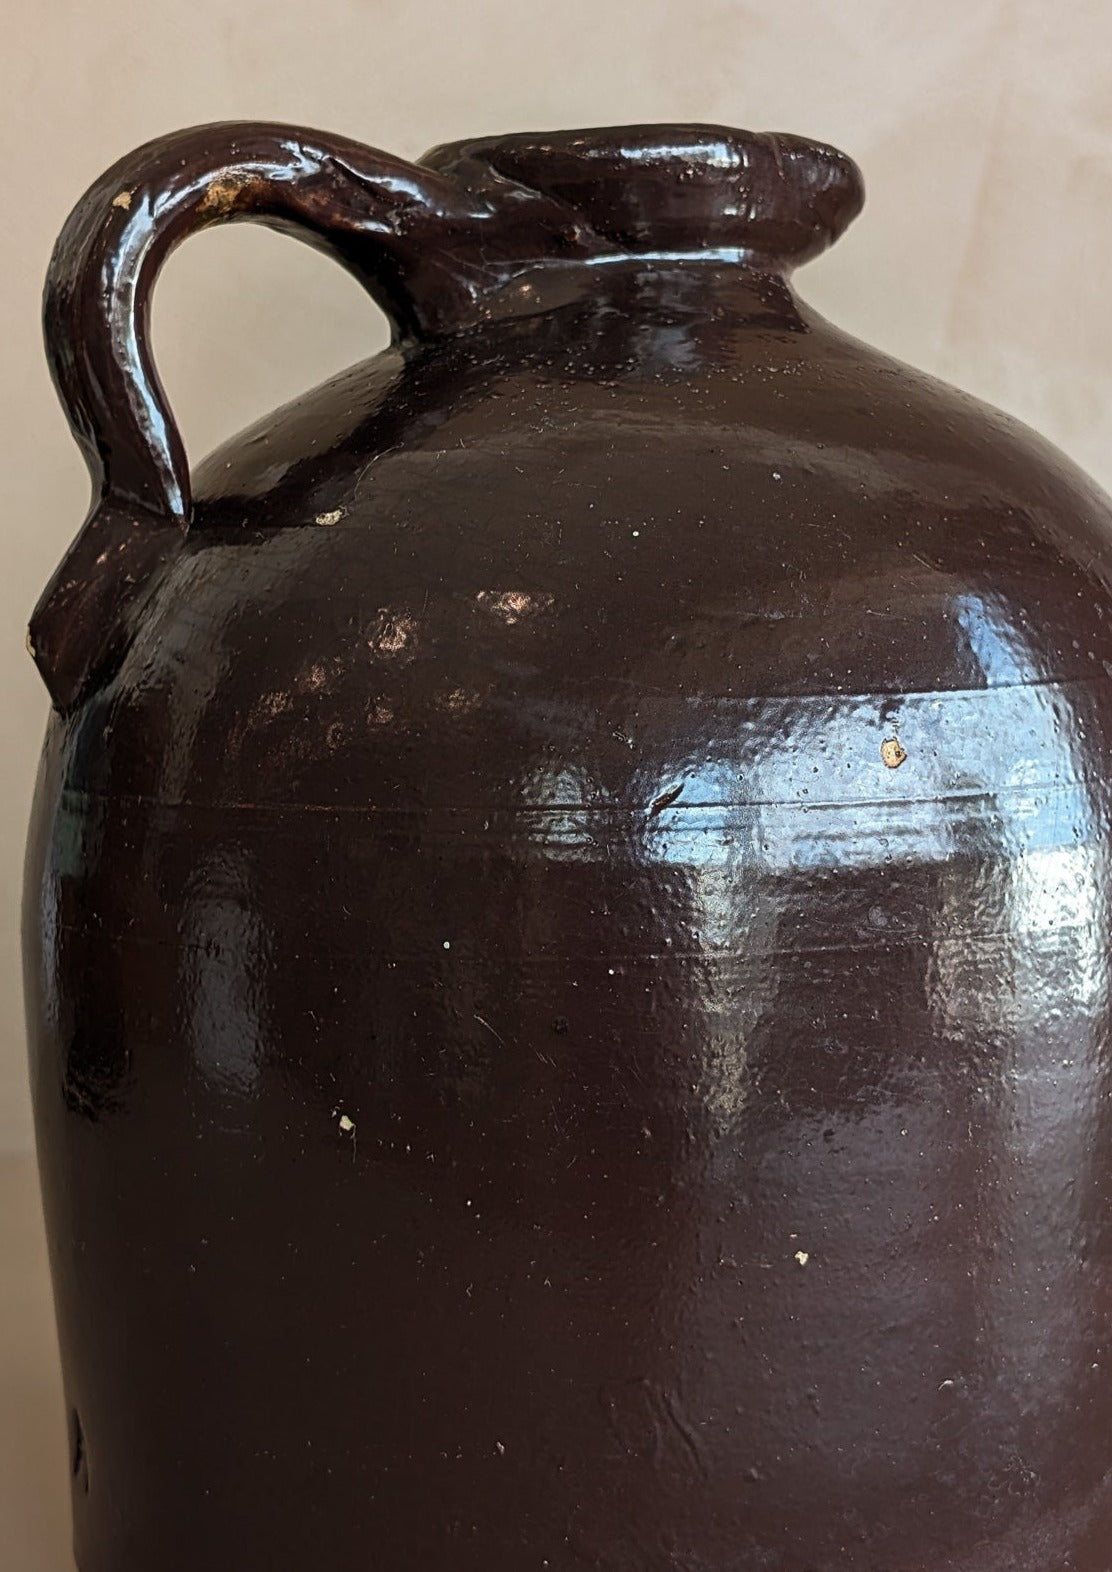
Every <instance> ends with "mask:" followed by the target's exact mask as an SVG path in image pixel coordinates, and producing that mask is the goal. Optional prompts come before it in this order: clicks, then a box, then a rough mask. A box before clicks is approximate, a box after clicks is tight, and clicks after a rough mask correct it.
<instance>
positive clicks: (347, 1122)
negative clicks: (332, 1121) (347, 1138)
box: [340, 1114, 355, 1135]
mask: <svg viewBox="0 0 1112 1572" xmlns="http://www.w3.org/2000/svg"><path fill="white" fill-rule="evenodd" d="M340 1129H341V1130H342V1131H343V1132H344V1134H345V1135H350V1134H351V1132H352V1131H353V1130H354V1129H355V1120H354V1119H349V1118H348V1116H347V1114H341V1115H340Z"/></svg>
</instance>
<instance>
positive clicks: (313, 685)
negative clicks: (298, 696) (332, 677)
mask: <svg viewBox="0 0 1112 1572" xmlns="http://www.w3.org/2000/svg"><path fill="white" fill-rule="evenodd" d="M327 681H328V672H327V670H326V668H325V667H324V666H323V665H322V664H321V663H320V661H314V662H313V663H312V665H310V666H308V667H307V668H306V669H305V670H304V671H303V672H301V673H299V675H298V680H297V686H298V687H299V688H300V689H301V691H302V692H303V693H304V692H306V691H308V692H309V693H316V692H318V691H319V690H320V689H321V688H323V687H324V685H325V683H326V682H327Z"/></svg>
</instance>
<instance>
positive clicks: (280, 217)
mask: <svg viewBox="0 0 1112 1572" xmlns="http://www.w3.org/2000/svg"><path fill="white" fill-rule="evenodd" d="M861 200H862V191H861V184H860V180H859V176H858V173H857V170H856V168H855V167H854V165H853V164H852V163H851V162H850V160H849V159H847V158H845V157H844V156H842V155H841V154H840V153H838V152H836V151H834V150H833V149H831V148H828V147H824V146H821V145H818V144H815V143H811V142H808V141H804V140H802V139H799V138H795V137H790V136H765V135H754V134H750V133H748V132H743V131H735V130H729V129H724V128H720V127H715V126H700V125H669V126H649V127H633V128H622V129H614V130H590V131H577V132H569V133H561V134H558V135H536V136H532V135H515V136H507V137H498V138H492V139H489V140H484V141H472V142H467V143H457V144H454V145H451V146H447V147H441V148H438V149H437V150H436V151H434V152H432V153H430V154H429V155H428V156H427V157H426V158H425V159H423V160H422V161H421V162H420V163H418V164H416V165H411V164H408V163H405V162H402V161H401V160H399V159H396V158H393V157H390V156H388V155H386V154H384V153H380V152H375V151H372V150H370V149H368V148H365V147H362V146H360V145H358V144H356V143H353V142H349V141H346V140H344V139H342V138H340V137H334V136H328V135H322V134H319V133H317V132H311V131H304V130H299V129H294V128H291V127H287V126H280V125H256V124H244V125H241V124H231V125H216V126H209V127H206V128H203V129H199V130H192V131H187V132H184V133H182V134H180V135H175V136H170V137H167V138H166V139H164V140H161V141H157V142H154V143H151V144H150V145H148V146H147V147H145V148H143V149H141V150H140V151H139V152H137V153H136V154H134V155H133V156H131V157H128V158H125V159H124V160H123V161H122V162H121V163H119V164H117V165H116V167H115V168H114V169H112V170H111V171H109V173H108V174H107V175H105V177H104V178H103V179H102V180H100V181H99V182H98V183H97V184H96V185H95V186H94V187H93V188H92V190H91V191H90V192H89V193H88V195H87V196H85V197H84V198H83V199H82V201H81V202H80V204H79V205H78V207H77V209H76V211H75V212H74V214H73V216H72V217H71V219H70V220H69V222H68V223H67V225H66V227H65V230H64V232H63V234H62V237H61V240H60V241H59V244H58V248H57V251H56V252H55V255H54V258H53V261H52V263H51V266H50V275H49V281H48V285H47V296H46V333H47V343H48V346H49V352H50V358H51V361H52V365H53V371H54V376H55V379H56V381H57V385H58V389H59V392H60V394H61V398H62V402H63V404H64V406H65V409H66V412H67V414H68V416H69V419H70V422H71V424H72V426H73V429H74V431H75V433H76V435H77V438H78V440H79V442H80V443H81V446H82V447H83V449H84V451H85V453H86V456H87V458H88V461H89V465H90V468H91V470H92V473H93V482H94V501H93V507H92V511H91V512H90V514H89V517H88V520H87V522H86V524H85V526H84V528H83V530H82V531H81V533H80V534H79V536H78V537H77V541H76V543H75V544H74V546H73V547H72V549H71V551H70V553H69V555H68V556H67V557H66V559H65V561H64V562H63V564H62V566H61V568H60V569H59V571H58V573H57V575H56V577H55V579H54V580H53V582H52V583H51V585H50V586H49V588H48V589H47V591H46V593H45V596H44V598H43V600H42V602H41V604H40V605H39V608H38V610H37V611H36V612H35V615H34V618H33V621H32V624H31V634H30V640H31V649H32V653H33V655H34V658H35V660H36V661H37V663H38V666H39V669H40V670H41V672H42V675H43V678H44V679H45V682H46V685H47V687H48V689H49V691H50V695H51V699H52V701H53V709H52V714H51V717H50V722H49V728H48V732H47V738H46V745H45V752H44V755H43V762H42V769H41V776H40V779H39V784H38V790H37V799H36V806H35V809H34V819H33V826H32V830H31V838H30V851H29V857H28V864H27V884H26V966H27V997H28V1010H29V1023H30V1046H31V1065H32V1076H33V1084H34V1097H35V1108H36V1117H37V1129H38V1144H39V1154H40V1161H41V1167H42V1183H43V1191H44V1196H45V1205H46V1215H47V1220H48V1226H49V1234H50V1248H51V1254H52V1263H53V1274H54V1283H55V1289H56V1296H57V1309H58V1320H59V1326H60V1338H61V1348H62V1357H63V1361H64V1371H65V1388H66V1394H67V1405H68V1410H69V1425H70V1439H71V1447H72V1457H71V1463H72V1472H73V1510H74V1518H75V1532H76V1547H77V1559H78V1564H79V1566H80V1568H81V1572H368V1569H371V1568H375V1569H382V1572H408V1569H411V1568H412V1569H414V1572H542V1569H544V1568H551V1569H553V1572H577V1569H579V1568H597V1569H600V1572H664V1569H674V1568H682V1569H685V1572H762V1569H766V1572H1063V1569H1067V1568H1072V1569H1074V1572H1109V1568H1110V1567H1112V1322H1110V1316H1112V1050H1110V1030H1112V999H1110V981H1109V943H1110V929H1112V877H1110V874H1112V870H1110V855H1112V837H1110V830H1109V781H1110V779H1112V768H1110V760H1109V752H1110V745H1112V688H1110V683H1109V678H1110V674H1112V585H1110V579H1112V512H1110V504H1109V501H1108V500H1107V499H1106V498H1105V497H1104V496H1103V495H1102V494H1101V493H1100V492H1099V491H1098V490H1097V489H1096V488H1095V487H1094V486H1093V485H1092V484H1091V483H1090V482H1089V481H1087V480H1086V479H1085V478H1084V476H1082V475H1081V474H1079V473H1078V471H1077V470H1076V469H1075V468H1074V467H1073V466H1072V465H1071V464H1070V463H1068V462H1067V461H1066V460H1065V459H1064V458H1063V457H1062V456H1061V455H1059V454H1058V453H1056V452H1055V451H1054V450H1053V449H1051V448H1050V447H1049V446H1048V445H1047V444H1046V443H1044V442H1042V441H1041V440H1039V439H1038V438H1037V437H1034V436H1033V435H1032V434H1031V433H1030V432H1029V431H1026V430H1025V429H1023V428H1022V427H1021V426H1019V425H1018V424H1017V423H1016V422H1014V421H1013V420H1010V419H1008V418H1006V417H1005V416H1003V415H1000V414H997V413H995V412H994V411H992V410H990V409H987V408H985V407H984V406H983V405H981V404H979V403H977V402H975V401H974V400H972V399H970V398H967V397H964V396H962V395H960V394H957V393H954V392H952V391H951V390H949V389H948V388H946V387H943V386H940V385H939V384H938V383H937V382H935V381H933V380H931V379H929V378H927V377H924V376H921V375H919V374H917V373H915V372H913V371H910V370H908V369H907V368H906V367H904V366H902V365H899V364H897V363H896V362H894V361H892V360H890V359H888V358H886V357H885V356H884V355H881V354H879V353H877V352H875V351H873V350H871V349H868V348H866V347H865V346H863V345H862V344H860V343H858V342H857V341H856V340H854V339H852V338H849V337H847V336H846V335H845V334H843V333H841V332H839V331H838V330H837V329H835V328H833V327H831V326H830V325H829V324H828V323H826V322H825V321H823V320H822V319H821V318H820V317H819V316H818V315H816V313H815V312H813V311H812V310H810V309H809V308H808V307H807V306H806V305H804V304H803V303H802V302H801V301H800V300H799V298H798V297H797V296H796V294H795V293H794V291H793V288H792V286H791V284H790V282H789V280H790V277H791V274H792V271H793V269H794V268H795V267H796V266H797V264H799V263H801V262H804V261H806V260H807V259H808V258H809V257H812V256H814V255H815V254H816V253H818V252H819V251H821V250H822V249H823V247H824V246H826V245H827V244H829V243H830V242H831V241H832V240H834V239H835V238H836V237H837V236H838V235H839V234H840V232H841V231H842V230H843V229H844V227H845V226H846V225H847V224H848V223H849V221H850V220H851V219H852V218H853V217H854V215H855V214H856V213H857V211H858V209H859V207H860V205H861ZM233 219H255V220H258V221H261V222H263V223H267V224H270V225H272V226H276V227H278V228H280V229H282V230H284V231H286V232H289V233H291V234H294V235H296V236H298V237H299V238H301V239H305V240H308V241H309V242H310V243H311V244H313V245H316V246H318V247H321V248H323V249H324V250H325V251H327V252H328V253H329V254H330V255H332V256H334V257H336V258H337V259H338V260H339V261H340V262H341V263H342V264H343V265H344V266H345V267H346V268H348V269H349V270H350V271H351V272H353V273H354V274H355V276H356V277H357V278H358V279H360V280H361V281H362V282H363V283H365V285H366V286H367V289H368V291H369V293H370V294H371V296H372V297H373V298H374V300H376V301H377V302H378V303H379V305H381V306H382V307H383V309H384V310H385V311H386V312H387V313H388V315H389V317H390V319H391V321H392V323H393V326H394V339H393V344H392V346H391V348H390V349H388V350H387V351H386V352H385V353H383V354H381V355H379V356H377V357H376V358H374V359H372V360H370V361H367V362H365V363H364V364H362V365H359V366H357V367H355V369H353V370H351V371H349V372H347V373H345V374H344V375H342V376H340V377H338V378H336V379H335V380H334V381H331V382H329V383H328V384H327V385H326V386H324V387H322V388H320V389H318V390H317V391H315V392H313V393H311V394H309V395H307V396H306V397H305V398H303V399H301V400H299V401H298V402H297V403H295V404H292V405H290V406H288V407H287V408H285V409H282V410H280V411H279V412H278V413H277V414H274V415H271V416H269V417H268V418H266V419H264V420H262V421H260V422H259V423H258V424H257V425H256V426H254V427H253V428H252V429H251V430H249V431H248V432H246V433H245V434H243V435H242V436H240V437H237V438H236V439H235V440H234V441H232V442H230V443H229V444H228V445H227V446H225V447H223V448H222V449H220V451H219V452H217V453H216V454H215V455H214V456H213V457H211V458H209V459H208V460H207V461H206V462H205V463H204V464H202V465H201V466H200V467H199V469H198V470H197V471H196V473H195V474H194V476H193V477H192V479H191V477H190V474H189V470H188V468H187V465H186V459H185V456H184V453H183V450H182V445H181V442H180V440H179V436H178V432H177V429H176V427H175V424H174V419H173V415H172V413H171V411H170V410H169V408H168V407H167V403H166V400H165V397H164V395H163V391H162V389H161V387H160V385H159V381H158V377H157V375H156V372H155V370H154V367H153V365H152V362H151V355H150V349H149V340H148V308H149V300H150V295H151V286H152V284H153V282H154V279H155V276H156V274H157V272H158V269H159V266H160V264H161V263H162V261H163V259H164V257H165V256H166V254H167V252H168V251H169V250H170V249H171V247H172V246H174V245H175V244H176V243H177V242H178V241H179V240H181V239H182V238H183V237H184V236H186V235H189V234H191V233H193V232H194V231H196V230H199V229H201V228H203V227H205V226H207V225H210V224H215V223H220V222H224V221H228V220H233ZM1004 330H1006V328H1005V325H1003V324H1002V331H1004Z"/></svg>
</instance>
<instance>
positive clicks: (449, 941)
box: [444, 939, 452, 950]
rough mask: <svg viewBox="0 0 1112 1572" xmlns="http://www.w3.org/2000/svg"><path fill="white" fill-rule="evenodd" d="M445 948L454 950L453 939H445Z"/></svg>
mask: <svg viewBox="0 0 1112 1572" xmlns="http://www.w3.org/2000/svg"><path fill="white" fill-rule="evenodd" d="M444 948H445V949H446V950H450V949H451V948H452V941H451V939H445V940H444Z"/></svg>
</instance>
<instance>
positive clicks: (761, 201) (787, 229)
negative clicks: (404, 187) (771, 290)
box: [421, 123, 864, 271]
mask: <svg viewBox="0 0 1112 1572" xmlns="http://www.w3.org/2000/svg"><path fill="white" fill-rule="evenodd" d="M421 163H422V164H424V165H425V166H426V167H428V168H431V169H435V170H437V171H438V172H440V173H442V174H445V175H449V176H452V177H454V178H455V179H457V180H458V181H459V182H460V184H461V185H464V186H466V187H468V188H469V189H472V190H485V191H487V192H488V193H489V192H491V190H492V181H493V182H494V184H495V185H497V183H498V182H504V183H506V190H505V192H504V195H505V197H506V198H507V200H508V199H509V198H510V197H511V196H512V192H513V189H514V188H517V189H518V191H519V192H520V191H528V192H532V193H536V194H538V195H541V196H543V197H545V198H547V199H548V200H549V202H555V203H558V204H559V205H560V206H561V207H562V208H563V209H564V210H565V212H566V214H567V216H568V219H569V221H571V222H572V223H574V224H576V225H578V226H579V229H580V231H583V230H586V231H588V232H589V233H590V234H591V235H592V236H593V237H594V238H595V239H596V240H597V242H598V243H599V247H600V249H605V250H608V251H611V252H613V251H617V252H620V253H624V254H625V255H634V256H636V255H660V256H668V255H673V256H690V255H698V254H699V253H701V252H717V253H719V254H727V253H736V254H737V255H739V256H740V257H742V258H745V257H750V258H753V259H755V260H763V261H764V262H765V263H766V264H767V265H769V266H772V267H774V268H776V269H778V270H780V271H787V270H789V269H790V268H793V267H797V266H799V265H800V263H802V262H806V261H808V260H809V259H810V258H811V257H813V256H817V255H818V254H819V252H821V251H823V250H825V249H826V247H827V246H829V245H831V244H833V242H834V241H835V240H836V239H837V238H838V236H839V235H841V233H842V232H843V230H844V229H845V228H846V227H847V225H848V224H849V223H850V222H851V221H852V220H853V219H854V218H855V217H856V216H857V214H858V213H859V212H860V211H861V207H862V204H863V202H864V185H863V182H862V178H861V172H860V170H859V169H858V167H857V165H856V164H855V163H854V161H853V160H852V159H851V158H849V157H848V156H847V155H846V154H845V153H842V152H839V151H838V149H837V148H834V147H831V146H829V145H828V144H826V143H823V142H814V141H811V140H809V139H807V138H805V137H799V136H792V135H787V134H780V133H770V132H754V131H743V130H739V129H736V128H733V127H729V126H717V125H704V124H698V123H691V124H684V123H678V124H671V125H631V126H604V127H596V128H591V129H586V130H575V131H556V132H519V133H515V134H513V135H510V136H497V137H481V138H476V139H471V140H468V141H465V142H451V143H446V144H444V145H442V146H440V147H436V148H433V149H432V150H431V152H429V153H426V154H425V156H424V158H423V159H422V160H421Z"/></svg>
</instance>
